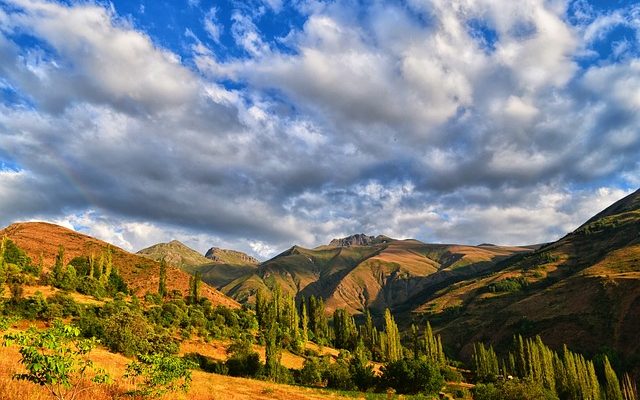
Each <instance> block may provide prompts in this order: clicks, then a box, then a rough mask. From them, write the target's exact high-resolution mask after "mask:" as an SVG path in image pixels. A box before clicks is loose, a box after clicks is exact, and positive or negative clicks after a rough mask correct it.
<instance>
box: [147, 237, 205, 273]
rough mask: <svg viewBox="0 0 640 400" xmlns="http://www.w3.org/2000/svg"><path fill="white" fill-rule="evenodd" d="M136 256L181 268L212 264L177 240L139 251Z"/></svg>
mask: <svg viewBox="0 0 640 400" xmlns="http://www.w3.org/2000/svg"><path fill="white" fill-rule="evenodd" d="M136 254H139V255H141V256H143V257H147V258H150V259H152V260H155V261H160V260H164V261H165V262H167V264H171V265H174V266H176V267H180V268H182V267H185V266H193V265H201V264H207V263H209V262H211V261H210V260H209V259H208V258H205V257H204V256H203V255H202V254H200V253H198V252H197V251H195V250H193V249H191V248H190V247H187V246H186V245H185V244H183V243H181V242H179V241H177V240H172V241H170V242H169V243H158V244H154V245H153V246H150V247H147V248H146V249H142V250H140V251H138V252H137V253H136Z"/></svg>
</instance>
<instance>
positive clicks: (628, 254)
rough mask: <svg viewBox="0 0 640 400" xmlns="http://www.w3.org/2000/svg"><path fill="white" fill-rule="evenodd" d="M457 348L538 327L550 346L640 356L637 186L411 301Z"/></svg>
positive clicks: (630, 358) (501, 341)
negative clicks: (560, 231)
mask: <svg viewBox="0 0 640 400" xmlns="http://www.w3.org/2000/svg"><path fill="white" fill-rule="evenodd" d="M416 316H421V317H423V318H429V319H431V320H432V321H433V322H436V326H437V328H438V330H439V332H440V333H442V334H443V336H444V338H445V341H446V342H447V343H448V344H449V345H451V346H452V347H453V348H454V349H455V350H456V351H458V352H460V353H461V354H463V355H465V354H467V355H468V354H469V353H470V351H471V349H470V345H469V343H472V342H473V341H477V340H488V341H490V342H492V343H494V344H496V345H498V347H500V346H504V345H506V343H508V342H510V341H511V338H512V335H513V334H516V333H521V334H524V335H527V336H531V335H536V334H540V335H541V336H542V338H543V340H544V341H545V343H548V344H550V345H552V346H555V347H560V346H562V345H563V344H565V343H566V344H567V345H568V346H569V347H570V348H573V349H576V350H578V351H582V352H585V353H587V354H596V353H599V352H612V353H615V354H616V357H620V358H621V359H623V361H624V362H626V363H627V365H630V366H633V365H636V369H637V368H638V364H640V341H638V340H637V332H638V330H640V191H638V192H635V193H633V194H631V195H630V196H628V197H626V198H624V199H622V200H620V201H619V202H617V203H615V204H614V205H612V206H611V207H609V208H607V209H606V210H604V211H603V212H601V213H599V214H598V215H596V216H595V217H593V218H591V219H590V220H589V221H587V222H586V223H585V224H583V225H582V226H580V227H579V228H578V229H576V230H575V231H574V232H571V233H570V234H568V235H566V236H565V237H563V238H562V239H560V240H558V241H557V242H554V243H551V244H548V245H546V246H543V247H541V248H540V249H538V250H536V251H535V252H533V253H531V254H528V255H526V256H524V257H520V258H519V259H512V260H508V262H505V263H502V264H500V265H499V266H498V268H497V269H496V270H495V271H493V272H492V273H491V274H488V275H485V276H480V277H474V278H472V279H468V280H464V281H460V282H458V283H457V284H455V285H451V286H449V287H446V288H443V289H442V290H440V291H438V292H436V293H433V294H431V295H429V296H427V298H425V301H424V302H421V303H420V304H419V305H418V306H416V307H415V308H414V309H413V318H415V317H416Z"/></svg>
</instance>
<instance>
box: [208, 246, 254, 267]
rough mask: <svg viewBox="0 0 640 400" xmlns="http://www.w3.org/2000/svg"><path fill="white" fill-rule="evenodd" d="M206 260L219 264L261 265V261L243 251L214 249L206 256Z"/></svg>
mask: <svg viewBox="0 0 640 400" xmlns="http://www.w3.org/2000/svg"><path fill="white" fill-rule="evenodd" d="M204 256H205V257H206V258H208V259H210V260H212V261H215V262H219V263H231V264H235V263H240V264H259V263H260V261H258V260H257V259H255V258H253V257H251V256H250V255H248V254H245V253H243V252H241V251H235V250H227V249H221V248H219V247H212V248H210V249H209V250H207V252H206V253H205V255H204Z"/></svg>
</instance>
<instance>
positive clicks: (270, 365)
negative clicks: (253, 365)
mask: <svg viewBox="0 0 640 400" xmlns="http://www.w3.org/2000/svg"><path fill="white" fill-rule="evenodd" d="M277 333H278V324H277V323H273V324H272V325H271V327H270V328H269V329H268V330H267V331H266V337H265V366H264V367H265V375H266V376H267V378H268V379H270V380H272V381H274V382H278V380H279V379H280V369H281V366H280V360H281V358H282V349H281V348H280V346H279V342H278V340H277V336H278V334H277Z"/></svg>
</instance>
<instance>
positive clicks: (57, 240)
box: [0, 222, 239, 307]
mask: <svg viewBox="0 0 640 400" xmlns="http://www.w3.org/2000/svg"><path fill="white" fill-rule="evenodd" d="M3 236H6V237H8V238H9V239H11V240H13V241H14V242H15V243H16V244H17V245H18V247H20V248H22V249H23V250H24V251H25V252H26V253H27V254H28V255H29V257H31V258H32V259H33V260H38V259H39V258H40V256H42V260H43V265H44V270H45V271H47V270H49V269H50V268H51V266H52V265H53V264H54V260H55V257H56V254H57V253H58V246H60V245H62V246H63V247H64V249H65V258H66V261H67V262H68V261H70V260H71V259H72V258H74V257H77V256H83V255H84V256H86V255H90V254H100V253H101V252H103V251H105V250H106V249H107V248H111V250H112V252H113V265H114V266H115V267H116V268H118V271H119V272H120V275H122V277H123V278H124V280H125V281H126V282H127V285H128V286H129V288H130V289H132V290H133V291H135V292H136V293H137V294H138V295H144V294H145V293H146V292H147V291H148V292H154V293H155V292H156V291H157V288H158V281H159V277H158V272H159V269H160V266H159V264H158V263H157V262H156V261H153V260H150V259H148V258H145V257H142V256H139V255H136V254H132V253H129V252H127V251H125V250H123V249H121V248H119V247H116V246H113V245H111V244H109V243H107V242H103V241H101V240H98V239H95V238H93V237H91V236H87V235H84V234H82V233H79V232H76V231H73V230H71V229H67V228H64V227H62V226H58V225H54V224H49V223H45V222H23V223H15V224H12V225H10V226H8V227H6V228H5V229H3V230H0V237H3ZM189 277H190V275H189V274H187V273H185V272H184V271H181V270H180V269H178V268H176V267H172V266H169V267H168V268H167V287H168V289H169V290H172V289H177V290H180V291H182V292H183V293H186V292H187V290H188V287H189ZM201 294H202V295H203V296H204V297H207V298H208V299H210V300H211V301H212V303H214V304H220V305H226V306H228V307H238V306H239V304H238V303H237V302H236V301H234V300H232V299H230V298H229V297H227V296H225V295H223V294H222V293H220V292H219V291H218V290H216V289H215V288H212V287H210V286H209V285H203V286H202V292H201Z"/></svg>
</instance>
